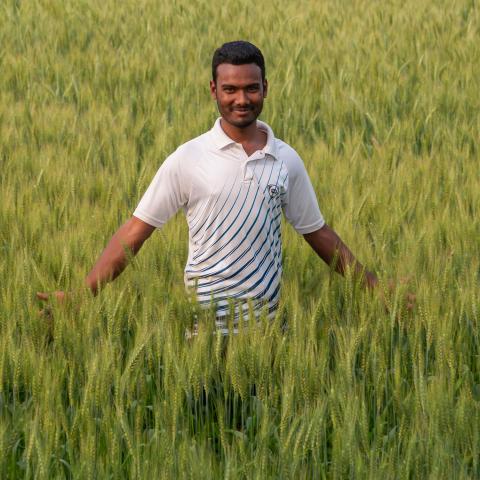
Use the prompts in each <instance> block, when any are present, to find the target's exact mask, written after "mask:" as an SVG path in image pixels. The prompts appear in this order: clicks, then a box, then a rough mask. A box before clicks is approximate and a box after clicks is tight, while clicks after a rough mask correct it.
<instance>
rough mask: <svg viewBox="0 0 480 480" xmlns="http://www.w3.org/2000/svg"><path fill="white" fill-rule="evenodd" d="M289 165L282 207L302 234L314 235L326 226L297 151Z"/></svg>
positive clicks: (289, 160) (289, 220) (294, 226)
mask: <svg viewBox="0 0 480 480" xmlns="http://www.w3.org/2000/svg"><path fill="white" fill-rule="evenodd" d="M292 153H293V155H292V154H291V155H289V158H288V161H287V162H286V163H287V169H288V184H287V191H286V194H285V195H284V197H283V202H282V207H283V212H284V214H285V217H286V219H287V220H288V222H289V223H290V224H291V225H292V226H293V228H294V229H295V230H296V231H297V232H298V233H300V234H302V235H304V234H306V233H312V232H314V231H316V230H318V229H320V228H322V227H323V226H324V225H325V220H324V219H323V216H322V213H321V212H320V208H319V206H318V201H317V197H316V195H315V191H314V189H313V186H312V182H311V181H310V178H309V176H308V173H307V170H306V169H305V165H304V164H303V161H302V159H301V158H300V157H299V156H298V154H297V153H296V152H295V151H292Z"/></svg>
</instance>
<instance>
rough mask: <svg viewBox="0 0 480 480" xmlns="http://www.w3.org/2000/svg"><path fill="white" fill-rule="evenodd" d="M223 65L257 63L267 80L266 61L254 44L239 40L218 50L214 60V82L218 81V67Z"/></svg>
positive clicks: (263, 78)
mask: <svg viewBox="0 0 480 480" xmlns="http://www.w3.org/2000/svg"><path fill="white" fill-rule="evenodd" d="M221 63H230V64H231V65H245V64H247V63H255V64H256V65H258V66H259V67H260V70H261V71H262V80H265V59H264V58H263V55H262V52H261V51H260V50H259V49H258V48H257V47H256V46H255V45H253V43H250V42H245V41H244V40H237V41H235V42H228V43H224V44H223V45H222V46H221V47H220V48H217V49H216V50H215V53H214V54H213V58H212V78H213V81H214V82H216V81H217V67H218V66H219V65H220V64H221Z"/></svg>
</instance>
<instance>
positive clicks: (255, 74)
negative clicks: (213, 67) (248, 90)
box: [217, 63, 262, 85]
mask: <svg viewBox="0 0 480 480" xmlns="http://www.w3.org/2000/svg"><path fill="white" fill-rule="evenodd" d="M261 82H262V70H261V69H260V67H259V66H258V65H257V64H256V63H247V64H245V65H232V64H231V63H221V64H220V65H218V67H217V83H221V84H229V85H249V84H251V83H261Z"/></svg>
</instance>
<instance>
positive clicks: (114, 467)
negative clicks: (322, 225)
mask: <svg viewBox="0 0 480 480" xmlns="http://www.w3.org/2000/svg"><path fill="white" fill-rule="evenodd" d="M479 20H480V12H479V7H478V5H477V2H475V1H453V2H452V1H446V0H444V1H442V0H439V1H434V0H428V1H424V2H414V1H413V0H407V1H406V2H405V1H397V0H394V1H389V2H380V1H378V2H372V1H366V0H363V1H362V0H358V1H356V0H351V1H346V0H345V1H333V0H329V1H325V2H314V1H299V2H287V1H285V0H275V1H273V2H234V1H231V0H226V1H224V2H220V3H219V2H208V1H205V0H199V1H196V2H191V1H187V0H180V1H175V2H168V1H166V0H159V1H157V2H153V1H144V0H141V1H124V2H114V1H112V0H106V1H104V2H94V1H91V0H76V1H67V2H64V1H61V0H45V1H39V0H38V1H37V0H31V1H20V0H16V1H9V0H6V1H4V2H2V3H1V5H0V72H1V75H0V162H1V164H0V166H1V179H0V184H1V197H0V248H1V262H0V285H1V288H0V478H2V479H7V478H39V479H44V478H45V479H47V478H48V479H50V478H63V477H67V478H102V479H103V478H112V479H119V478H148V479H151V478H221V477H225V478H259V479H264V478H391V479H394V478H395V479H396V478H431V479H442V478H444V479H454V478H479V477H480V318H479V309H480V304H479V286H480V285H479V284H480V281H479V280H480V278H479V268H480V266H479V265H480V264H479V259H480V242H479V239H480V222H479V221H478V215H479V212H480V188H479V174H478V172H479V167H478V165H479V163H478V162H479V147H478V139H479V134H480V100H479V99H480V97H479V94H478V92H479V91H480V80H479V79H480V49H479V45H480V21H479ZM238 38H245V39H249V40H251V41H252V42H254V43H255V44H257V45H258V46H259V47H260V48H261V49H262V50H263V51H264V54H265V56H266V60H267V77H268V79H269V81H270V94H269V98H268V99H267V102H266V106H265V111H264V114H263V116H262V118H263V119H264V120H265V121H267V122H268V123H269V124H270V125H271V126H272V128H273V130H274V132H275V133H276V135H277V136H278V137H280V138H283V139H284V140H286V141H287V142H289V143H290V144H292V145H293V146H294V147H295V148H297V150H298V151H299V153H300V154H301V155H302V157H303V158H304V160H305V163H306V165H307V168H308V170H309V172H310V174H311V177H312V181H313V183H314V185H315V188H316V191H317V193H318V197H319V201H320V206H321V209H322V212H323V213H324V216H325V217H326V219H327V221H328V223H329V224H331V225H332V226H333V227H334V228H335V229H336V230H337V231H338V232H339V233H340V235H341V236H342V237H343V238H344V240H345V241H346V243H347V244H348V245H349V246H350V247H351V248H352V250H353V251H354V252H355V254H356V255H357V256H358V257H359V258H360V259H361V260H362V261H363V262H364V263H365V264H366V265H367V266H368V267H369V268H371V269H373V270H375V271H377V272H378V273H379V275H380V277H381V278H382V280H383V281H384V282H385V281H386V280H387V279H389V278H399V277H401V276H404V275H411V276H412V283H411V285H410V287H409V288H410V289H413V290H414V291H415V292H416V293H417V295H418V304H417V308H416V310H415V312H413V313H408V312H406V311H405V309H404V308H403V306H402V302H401V297H402V289H401V288H400V289H398V290H397V291H396V292H395V294H394V295H392V296H391V297H390V303H391V305H390V309H389V311H388V312H386V311H385V309H384V308H383V307H382V305H381V304H380V302H379V301H378V300H376V299H375V298H373V297H372V296H370V295H369V294H368V293H366V292H363V291H361V290H360V289H358V288H357V286H356V285H355V284H354V283H353V282H352V281H351V280H350V279H348V278H347V279H346V280H344V279H342V278H341V277H338V276H337V275H335V274H331V273H330V272H329V270H328V268H326V267H325V266H324V265H323V264H322V262H321V261H319V260H318V259H317V258H316V257H315V255H314V253H313V252H312V251H311V250H310V249H309V248H308V246H307V244H306V243H305V242H304V241H303V240H302V239H301V238H299V237H298V236H297V235H296V234H295V233H294V232H293V230H292V229H291V228H290V227H289V226H285V228H284V265H285V275H284V282H283V289H282V303H281V308H280V311H279V313H278V316H277V318H276V319H275V321H274V322H273V323H271V324H267V323H266V322H263V323H262V324H261V325H259V326H258V327H254V326H251V328H250V329H248V331H245V332H242V333H241V334H239V335H238V336H237V337H230V338H229V339H228V341H227V342H228V345H227V346H226V347H225V346H224V345H222V341H221V339H220V337H217V336H215V335H212V334H211V330H212V319H211V318H210V317H209V315H208V314H206V313H205V314H203V315H202V321H201V329H200V335H199V337H198V338H196V339H194V340H193V341H187V340H185V338H184V331H185V328H186V326H188V325H189V324H191V322H192V319H193V316H194V313H195V306H194V305H193V304H192V303H191V302H189V300H188V298H187V296H186V294H185V292H184V289H183V273H182V270H183V266H184V262H185V260H186V248H187V230H186V224H185V220H184V219H183V217H182V216H180V215H179V216H177V217H176V218H175V219H174V220H172V221H171V222H170V224H169V225H168V226H167V227H165V228H164V229H163V230H162V231H160V232H159V233H156V234H155V235H154V238H152V239H151V240H149V241H148V242H147V244H146V245H145V246H144V248H143V250H142V252H141V253H140V254H139V256H138V257H137V258H136V259H135V260H134V262H133V264H132V266H131V267H129V269H128V270H127V271H126V272H125V273H124V274H123V275H122V277H120V278H119V279H118V280H117V281H116V282H115V283H113V284H112V285H110V286H108V287H107V288H106V289H105V290H104V292H102V294H101V295H99V296H98V297H96V298H95V299H92V298H86V297H85V298H83V299H79V300H78V301H77V302H76V303H75V304H71V305H67V306H66V307H64V308H60V307H56V306H54V307H53V310H54V312H53V322H52V321H51V319H50V320H48V319H45V318H43V317H41V316H39V315H38V311H39V305H38V303H37V301H36V300H35V295H34V294H35V291H37V290H45V291H49V290H55V289H72V288H76V287H78V285H80V284H81V282H82V278H83V277H84V275H85V274H86V273H87V271H88V269H89V268H90V267H91V265H92V264H93V262H94V260H95V258H96V257H97V256H98V254H99V253H100V251H101V250H102V248H103V247H104V245H105V243H106V242H107V241H108V239H109V237H110V236H111V234H112V233H113V232H114V231H115V230H116V228H117V227H118V226H119V225H120V224H121V223H122V222H124V221H125V220H127V219H128V218H129V216H130V215H131V212H132V211H133V209H134V207H135V205H136V203H137V201H138V200H139V198H140V195H141V194H142V192H143V191H144V189H145V188H146V186H147V185H148V183H149V182H150V180H151V178H152V176H153V174H154V172H155V171H156V169H157V168H158V166H159V164H160V163H161V162H162V161H163V159H164V158H165V156H166V155H167V154H168V153H169V152H171V151H172V150H173V149H174V148H175V147H176V145H178V144H180V143H182V142H184V141H186V140H188V139H190V138H192V137H194V136H196V135H198V134H200V133H202V132H203V131H205V130H206V129H208V128H210V127H211V125H212V123H213V121H214V119H215V118H216V111H215V105H214V103H213V102H212V101H211V100H210V98H209V95H208V80H209V74H210V68H209V65H210V59H211V54H212V53H213V50H214V48H215V47H216V46H218V45H219V44H221V43H223V42H224V41H227V40H234V39H238ZM285 321H286V322H287V324H288V329H287V330H286V331H283V330H282V328H281V327H282V324H283V322H285ZM253 385H255V387H253Z"/></svg>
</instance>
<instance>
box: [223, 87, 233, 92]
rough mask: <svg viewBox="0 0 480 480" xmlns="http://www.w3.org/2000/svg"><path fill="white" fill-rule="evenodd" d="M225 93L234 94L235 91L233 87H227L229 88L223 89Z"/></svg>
mask: <svg viewBox="0 0 480 480" xmlns="http://www.w3.org/2000/svg"><path fill="white" fill-rule="evenodd" d="M223 91H224V92H225V93H233V92H234V91H235V89H234V88H233V87H230V86H227V87H223Z"/></svg>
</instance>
